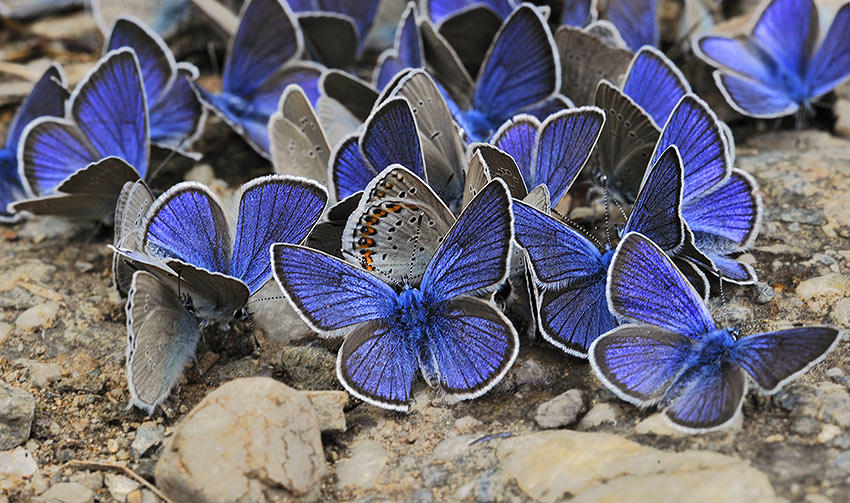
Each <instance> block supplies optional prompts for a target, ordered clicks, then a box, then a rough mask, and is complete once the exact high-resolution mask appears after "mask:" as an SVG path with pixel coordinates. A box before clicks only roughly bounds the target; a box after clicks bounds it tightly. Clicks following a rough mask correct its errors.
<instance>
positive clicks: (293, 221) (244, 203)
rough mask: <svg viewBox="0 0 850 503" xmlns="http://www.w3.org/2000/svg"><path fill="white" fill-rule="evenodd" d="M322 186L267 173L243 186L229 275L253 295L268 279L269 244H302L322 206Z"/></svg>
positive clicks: (323, 203)
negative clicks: (240, 281)
mask: <svg viewBox="0 0 850 503" xmlns="http://www.w3.org/2000/svg"><path fill="white" fill-rule="evenodd" d="M327 200H328V195H327V192H326V191H325V189H324V187H322V186H321V185H319V184H317V183H315V182H312V181H310V180H306V179H303V178H292V177H284V176H280V175H268V176H264V177H260V178H255V179H254V180H251V181H250V182H248V183H246V184H245V185H244V186H243V187H242V196H241V197H240V200H239V216H238V218H237V221H236V234H235V238H234V244H233V256H232V259H231V262H230V272H229V275H230V276H233V277H234V278H238V279H240V280H242V281H243V282H244V283H245V284H246V285H248V289H249V291H250V292H251V293H252V294H253V293H255V292H256V291H257V290H259V289H260V288H261V287H262V286H263V285H265V284H266V282H267V281H268V280H269V278H271V275H272V272H271V264H270V263H269V247H270V246H271V245H272V243H294V244H298V243H301V242H302V241H303V240H304V238H305V237H307V234H308V233H309V232H310V229H312V228H313V226H314V225H315V223H316V221H317V220H318V219H319V217H320V216H321V214H322V211H323V210H324V209H325V204H326V203H327Z"/></svg>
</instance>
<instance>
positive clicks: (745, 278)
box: [696, 238, 758, 285]
mask: <svg viewBox="0 0 850 503" xmlns="http://www.w3.org/2000/svg"><path fill="white" fill-rule="evenodd" d="M697 242H698V243H699V244H697V245H696V246H697V247H700V248H699V250H700V252H702V253H703V254H704V255H705V256H706V257H708V259H709V260H711V263H712V265H713V266H714V267H715V269H716V270H713V271H712V270H710V271H709V272H711V273H714V274H715V275H718V274H719V275H720V276H721V277H722V278H723V280H724V281H731V282H732V283H737V284H739V285H750V284H753V283H755V282H756V281H758V275H756V272H755V270H754V269H753V267H752V266H751V265H749V264H742V263H741V262H738V261H737V260H735V259H733V258H730V257H728V256H727V255H726V254H727V253H735V251H737V250H732V251H726V250H723V249H720V250H716V249H713V248H712V247H711V244H713V243H711V244H708V245H706V244H703V243H702V242H701V241H700V240H699V238H697Z"/></svg>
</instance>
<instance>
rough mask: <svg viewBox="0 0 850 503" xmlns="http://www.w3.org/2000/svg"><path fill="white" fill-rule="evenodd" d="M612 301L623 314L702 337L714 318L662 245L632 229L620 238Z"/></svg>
mask: <svg viewBox="0 0 850 503" xmlns="http://www.w3.org/2000/svg"><path fill="white" fill-rule="evenodd" d="M608 304H609V306H610V308H611V312H613V313H614V314H616V315H617V316H619V317H621V318H626V319H631V320H636V321H640V322H644V323H649V324H652V325H656V326H658V327H661V328H664V329H666V330H670V331H673V332H676V333H678V334H682V335H685V336H688V337H690V338H692V339H699V338H701V337H703V335H704V334H708V333H709V332H711V331H712V330H714V328H715V325H714V320H713V319H712V318H711V313H709V312H708V308H707V307H706V305H705V303H703V301H702V299H701V298H700V296H699V294H697V292H696V290H694V288H693V287H692V286H691V285H690V283H688V280H687V279H685V277H684V276H682V273H681V272H679V270H678V269H676V266H675V265H673V262H672V261H671V260H670V258H669V257H668V256H667V255H666V254H665V253H664V251H663V250H661V248H659V247H658V245H656V244H655V243H653V242H652V241H650V240H649V239H648V238H646V237H645V236H642V235H640V234H637V233H629V234H627V235H626V237H625V238H623V240H622V241H621V242H620V245H619V246H618V247H617V251H616V252H615V253H614V257H613V259H612V260H611V267H610V268H609V272H608Z"/></svg>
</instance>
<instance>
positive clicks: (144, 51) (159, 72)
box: [104, 17, 177, 104]
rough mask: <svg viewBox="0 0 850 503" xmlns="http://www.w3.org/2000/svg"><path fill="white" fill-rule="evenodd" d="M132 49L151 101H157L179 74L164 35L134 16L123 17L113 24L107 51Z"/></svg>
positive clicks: (147, 95)
mask: <svg viewBox="0 0 850 503" xmlns="http://www.w3.org/2000/svg"><path fill="white" fill-rule="evenodd" d="M122 47H129V48H131V49H133V52H134V53H135V54H136V58H138V61H139V70H140V71H141V74H142V81H143V82H144V86H145V95H146V97H147V102H148V104H153V103H156V101H157V100H158V99H159V98H160V96H161V95H162V93H163V92H164V91H165V90H166V89H168V87H169V86H170V85H171V83H172V82H173V80H174V78H175V76H176V74H177V63H176V62H175V61H174V56H173V55H172V54H171V51H170V50H169V49H168V46H167V45H165V42H164V41H163V40H162V38H161V37H160V36H159V35H157V34H156V33H155V32H153V31H152V30H150V29H149V28H146V27H144V26H143V25H141V24H139V23H137V22H136V21H134V20H133V19H132V18H126V17H121V18H118V19H117V20H116V21H115V24H114V25H112V32H111V33H110V34H109V40H107V42H106V47H105V48H104V52H109V51H113V50H116V49H120V48H122Z"/></svg>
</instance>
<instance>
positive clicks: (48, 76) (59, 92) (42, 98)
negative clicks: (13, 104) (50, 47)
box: [6, 63, 68, 154]
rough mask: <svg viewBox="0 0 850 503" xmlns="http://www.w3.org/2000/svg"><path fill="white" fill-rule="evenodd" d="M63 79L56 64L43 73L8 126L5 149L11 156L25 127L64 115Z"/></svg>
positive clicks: (66, 96) (65, 93)
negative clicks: (41, 119) (42, 119)
mask: <svg viewBox="0 0 850 503" xmlns="http://www.w3.org/2000/svg"><path fill="white" fill-rule="evenodd" d="M64 85H65V77H64V75H63V74H62V68H61V67H60V66H59V65H58V64H55V63H54V64H52V65H50V67H49V68H48V69H47V71H45V72H44V73H43V74H42V75H41V77H40V78H39V79H38V81H37V82H36V83H35V85H34V86H33V88H32V91H30V94H29V96H27V98H26V99H25V100H24V103H23V105H21V108H20V109H19V110H18V112H17V114H16V115H15V118H14V119H12V123H11V125H10V126H9V134H8V136H6V148H7V149H8V150H10V151H11V152H12V153H13V154H14V153H16V152H17V150H18V141H19V140H20V139H21V136H22V134H23V132H24V128H26V127H27V125H28V124H29V123H30V122H32V121H34V120H35V119H38V118H39V117H62V115H63V114H64V113H65V100H66V99H67V98H68V91H66V90H65V87H64Z"/></svg>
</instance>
